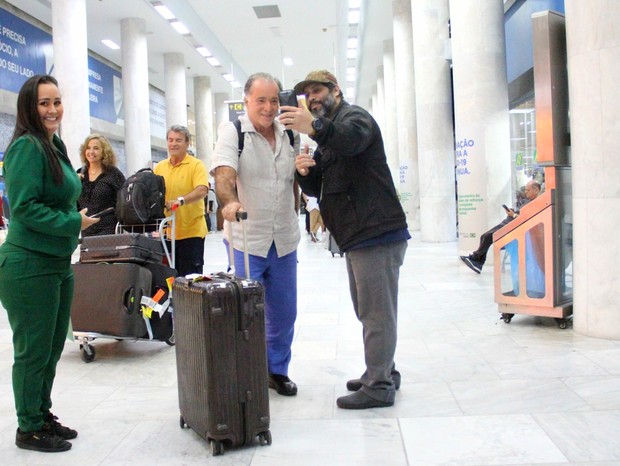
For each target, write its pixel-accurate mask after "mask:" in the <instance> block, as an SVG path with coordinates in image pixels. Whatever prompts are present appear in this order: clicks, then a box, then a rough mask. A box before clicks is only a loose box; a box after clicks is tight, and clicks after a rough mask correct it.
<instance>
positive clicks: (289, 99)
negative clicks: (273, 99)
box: [278, 89, 297, 107]
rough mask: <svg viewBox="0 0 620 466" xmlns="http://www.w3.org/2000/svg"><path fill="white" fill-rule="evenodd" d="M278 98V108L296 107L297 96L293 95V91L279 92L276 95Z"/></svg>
mask: <svg viewBox="0 0 620 466" xmlns="http://www.w3.org/2000/svg"><path fill="white" fill-rule="evenodd" d="M278 98H279V99H280V107H283V106H284V105H287V106H289V107H297V94H295V91H294V90H293V89H288V90H286V91H281V92H280V93H279V94H278Z"/></svg>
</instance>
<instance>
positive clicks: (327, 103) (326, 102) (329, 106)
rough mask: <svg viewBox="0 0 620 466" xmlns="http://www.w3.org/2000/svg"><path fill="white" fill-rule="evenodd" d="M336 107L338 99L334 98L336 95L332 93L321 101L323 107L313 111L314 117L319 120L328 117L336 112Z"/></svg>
mask: <svg viewBox="0 0 620 466" xmlns="http://www.w3.org/2000/svg"><path fill="white" fill-rule="evenodd" d="M335 107H336V99H335V97H334V94H332V93H331V92H330V93H329V94H327V96H326V97H325V98H324V99H323V100H321V107H320V108H319V109H318V110H313V111H312V115H314V116H315V117H317V118H319V117H324V116H328V115H330V114H331V113H332V112H333V111H334V108H335Z"/></svg>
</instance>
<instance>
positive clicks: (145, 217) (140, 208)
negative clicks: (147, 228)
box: [116, 168, 166, 225]
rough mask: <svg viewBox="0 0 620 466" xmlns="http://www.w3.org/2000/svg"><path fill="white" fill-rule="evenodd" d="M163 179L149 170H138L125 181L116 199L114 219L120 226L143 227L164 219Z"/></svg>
mask: <svg viewBox="0 0 620 466" xmlns="http://www.w3.org/2000/svg"><path fill="white" fill-rule="evenodd" d="M165 200H166V185H165V183H164V177H163V176H159V175H156V174H155V173H153V170H151V169H150V168H143V169H142V170H138V171H137V172H136V173H135V174H133V175H131V176H130V177H129V178H127V179H126V180H125V183H123V186H122V187H121V189H120V190H119V191H118V197H117V199H116V217H117V218H118V221H119V222H120V223H121V225H145V224H149V223H155V222H156V220H157V219H161V218H164V216H165V215H164V208H165V204H166V202H165Z"/></svg>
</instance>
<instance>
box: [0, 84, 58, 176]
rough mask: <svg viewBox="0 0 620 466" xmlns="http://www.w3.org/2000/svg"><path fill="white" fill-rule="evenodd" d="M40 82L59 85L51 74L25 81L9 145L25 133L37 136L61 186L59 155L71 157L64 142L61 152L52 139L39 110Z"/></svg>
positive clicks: (20, 92)
mask: <svg viewBox="0 0 620 466" xmlns="http://www.w3.org/2000/svg"><path fill="white" fill-rule="evenodd" d="M39 84H53V85H54V86H56V87H58V81H56V78H54V77H53V76H50V75H36V76H33V77H31V78H29V79H28V80H27V81H26V82H25V83H24V85H23V86H22V88H21V89H20V90H19V94H18V96H17V118H16V121H15V129H14V130H13V136H12V137H11V141H10V142H9V146H8V147H11V144H13V142H15V141H16V140H17V138H19V137H20V136H23V135H24V134H29V135H31V136H33V137H35V138H36V139H37V140H38V141H39V142H40V143H41V145H42V146H43V150H44V152H45V155H46V156H47V161H48V163H49V166H50V170H51V172H52V177H53V179H54V183H55V184H56V185H59V186H60V185H61V184H62V180H63V174H62V168H61V166H60V162H59V160H58V157H62V158H64V159H65V160H66V161H67V162H69V157H68V156H67V149H66V148H65V146H64V144H61V145H62V150H61V153H59V152H58V150H57V149H56V148H55V147H54V145H53V144H52V142H51V141H50V138H49V135H48V134H47V131H46V130H45V127H44V126H43V122H42V121H41V117H40V116H39V110H38V105H39ZM7 152H8V148H7ZM69 163H70V162H69Z"/></svg>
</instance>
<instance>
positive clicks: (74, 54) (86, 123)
mask: <svg viewBox="0 0 620 466" xmlns="http://www.w3.org/2000/svg"><path fill="white" fill-rule="evenodd" d="M52 29H53V31H54V34H53V36H52V37H53V43H54V76H55V77H56V79H57V80H58V86H59V88H60V93H61V95H62V100H63V104H64V109H65V113H64V116H63V119H62V128H61V137H62V140H63V142H64V143H65V145H66V146H67V152H68V154H69V158H70V159H71V163H72V164H73V166H74V167H79V166H80V165H82V162H81V161H80V145H81V144H82V143H83V142H84V139H85V138H86V136H88V135H89V134H90V100H89V92H88V39H87V33H86V2H85V0H58V1H55V2H53V4H52Z"/></svg>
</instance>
